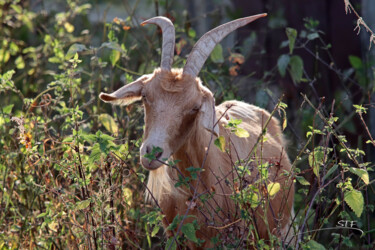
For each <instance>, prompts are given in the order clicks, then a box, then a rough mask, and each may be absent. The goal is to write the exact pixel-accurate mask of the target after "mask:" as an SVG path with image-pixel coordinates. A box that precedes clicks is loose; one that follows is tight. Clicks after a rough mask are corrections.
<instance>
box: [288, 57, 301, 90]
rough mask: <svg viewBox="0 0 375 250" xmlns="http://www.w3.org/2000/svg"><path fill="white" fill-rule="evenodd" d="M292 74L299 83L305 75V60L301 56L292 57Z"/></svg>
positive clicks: (294, 80) (290, 63)
mask: <svg viewBox="0 0 375 250" xmlns="http://www.w3.org/2000/svg"><path fill="white" fill-rule="evenodd" d="M289 65H290V76H291V77H292V79H293V82H294V83H299V82H300V81H301V80H302V75H303V61H302V58H301V57H300V56H292V57H291V58H290V62H289Z"/></svg>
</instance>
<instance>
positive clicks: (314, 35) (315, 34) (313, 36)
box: [307, 32, 319, 41]
mask: <svg viewBox="0 0 375 250" xmlns="http://www.w3.org/2000/svg"><path fill="white" fill-rule="evenodd" d="M318 37H319V34H318V33H316V32H314V33H311V34H308V35H307V39H309V40H310V41H311V40H314V39H317V38H318Z"/></svg>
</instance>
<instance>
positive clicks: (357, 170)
mask: <svg viewBox="0 0 375 250" xmlns="http://www.w3.org/2000/svg"><path fill="white" fill-rule="evenodd" d="M349 170H350V172H352V173H353V174H356V175H358V176H359V177H360V178H361V179H362V181H363V182H364V183H365V184H366V185H368V184H369V182H370V179H369V176H368V172H367V171H366V170H365V169H360V168H349Z"/></svg>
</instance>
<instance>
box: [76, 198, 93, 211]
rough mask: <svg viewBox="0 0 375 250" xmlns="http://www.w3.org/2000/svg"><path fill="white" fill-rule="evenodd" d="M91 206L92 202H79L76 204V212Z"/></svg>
mask: <svg viewBox="0 0 375 250" xmlns="http://www.w3.org/2000/svg"><path fill="white" fill-rule="evenodd" d="M89 205H90V200H84V201H79V202H77V203H76V207H75V210H82V209H85V208H87V207H88V206H89Z"/></svg>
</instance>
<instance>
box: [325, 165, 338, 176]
mask: <svg viewBox="0 0 375 250" xmlns="http://www.w3.org/2000/svg"><path fill="white" fill-rule="evenodd" d="M338 166H339V165H337V164H335V165H333V167H331V168H330V169H329V170H328V171H327V173H326V175H325V176H324V179H327V178H328V177H329V176H331V174H333V172H335V171H336V169H337V167H338Z"/></svg>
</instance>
